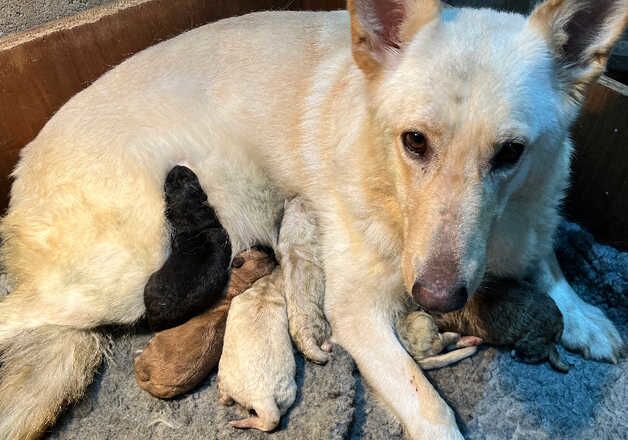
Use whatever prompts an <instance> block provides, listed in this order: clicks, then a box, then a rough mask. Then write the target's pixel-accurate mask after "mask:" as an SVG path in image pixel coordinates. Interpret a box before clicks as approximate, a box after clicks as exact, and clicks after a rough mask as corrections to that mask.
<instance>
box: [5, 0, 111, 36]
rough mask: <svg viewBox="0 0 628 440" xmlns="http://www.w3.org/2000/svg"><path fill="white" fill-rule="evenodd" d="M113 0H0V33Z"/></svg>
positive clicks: (31, 26) (14, 30) (21, 29)
mask: <svg viewBox="0 0 628 440" xmlns="http://www.w3.org/2000/svg"><path fill="white" fill-rule="evenodd" d="M112 1H115V0H0V35H3V34H8V33H10V32H18V31H23V30H26V29H30V28H33V27H35V26H37V25H39V24H42V23H46V22H48V21H52V20H56V19H58V18H61V17H67V16H68V15H73V14H76V13H77V12H80V11H83V10H85V9H89V8H92V7H94V6H98V5H102V4H105V3H110V2H112Z"/></svg>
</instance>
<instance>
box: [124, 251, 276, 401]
mask: <svg viewBox="0 0 628 440" xmlns="http://www.w3.org/2000/svg"><path fill="white" fill-rule="evenodd" d="M274 267H275V260H274V258H273V257H272V255H270V254H269V253H266V252H263V251H262V250H260V249H251V250H248V251H244V252H242V253H240V254H238V255H237V256H236V257H235V258H234V259H233V262H232V269H231V276H230V278H229V287H228V288H227V292H226V295H225V297H224V298H222V299H221V300H220V301H219V302H218V303H217V304H216V305H215V306H213V307H211V308H210V309H209V310H207V311H205V312H204V313H202V314H200V315H198V316H195V317H194V318H192V319H190V320H189V321H186V322H185V323H183V324H181V325H179V326H177V327H173V328H169V329H167V330H164V331H161V332H157V334H156V335H155V336H154V337H153V339H151V340H150V342H149V343H148V346H147V347H146V348H145V349H144V351H142V353H141V354H140V355H139V356H137V357H136V358H135V378H136V380H137V383H138V385H139V386H140V388H142V389H143V390H145V391H147V392H149V393H150V394H152V395H153V396H156V397H160V398H162V399H169V398H172V397H175V396H178V395H180V394H183V393H186V392H188V391H190V390H191V389H193V388H195V387H196V386H197V385H198V384H199V383H200V382H201V381H203V380H204V379H205V378H206V377H207V375H208V374H209V373H210V372H211V370H213V369H214V367H216V366H217V365H218V361H219V359H220V353H221V351H222V343H223V337H224V333H225V325H226V322H227V314H228V310H229V305H230V304H231V300H232V299H233V298H235V297H236V296H237V295H239V294H240V293H242V292H244V291H245V290H247V289H248V288H250V287H251V286H252V285H253V283H254V282H255V281H257V280H258V279H260V278H262V277H264V276H266V275H269V274H270V273H272V271H273V269H274Z"/></svg>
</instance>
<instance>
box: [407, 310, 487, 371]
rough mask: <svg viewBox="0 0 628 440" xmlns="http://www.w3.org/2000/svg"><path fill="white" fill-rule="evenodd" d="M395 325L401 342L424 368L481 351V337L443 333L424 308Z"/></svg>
mask: <svg viewBox="0 0 628 440" xmlns="http://www.w3.org/2000/svg"><path fill="white" fill-rule="evenodd" d="M396 327H397V336H398V337H399V342H401V345H403V348H405V349H406V351H407V352H408V353H409V354H410V356H412V358H413V359H414V360H415V361H416V362H417V363H418V364H419V366H420V367H421V368H422V369H424V370H433V369H436V368H441V367H445V366H447V365H451V364H454V363H456V362H458V361H461V360H462V359H465V358H468V357H469V356H472V355H474V354H475V353H476V352H477V351H478V348H477V346H478V345H480V344H481V343H482V339H481V338H479V337H476V336H462V337H461V336H460V334H459V333H454V332H445V333H440V332H439V331H438V327H437V326H436V322H434V318H432V316H431V315H430V314H429V313H426V312H423V311H421V310H417V311H414V312H410V313H408V314H407V315H405V316H402V317H401V318H400V319H399V320H398V321H397V325H396ZM447 350H451V351H447ZM444 351H447V352H446V353H443V352H444Z"/></svg>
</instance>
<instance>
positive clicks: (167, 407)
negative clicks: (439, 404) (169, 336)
mask: <svg viewBox="0 0 628 440" xmlns="http://www.w3.org/2000/svg"><path fill="white" fill-rule="evenodd" d="M556 246H557V249H558V256H559V260H560V262H561V265H562V267H563V269H564V271H565V274H566V276H567V278H568V279H569V281H570V282H571V283H572V285H573V286H574V288H575V289H576V290H577V292H578V293H579V294H580V295H581V296H582V297H583V298H584V299H586V300H587V301H589V302H591V303H593V304H596V305H598V306H600V307H602V308H603V309H604V311H605V312H606V313H607V314H608V316H609V317H610V319H612V320H613V321H614V322H615V323H616V324H617V326H618V327H619V330H620V332H621V333H622V336H623V337H624V338H625V339H628V325H627V322H628V321H627V318H628V296H627V295H626V292H627V291H628V253H622V252H619V251H617V250H615V249H613V248H610V247H607V246H603V245H600V244H597V243H596V242H595V241H594V240H593V238H592V237H591V235H590V234H588V233H587V232H585V231H583V230H582V229H580V228H579V227H578V226H576V225H574V224H569V223H564V224H563V225H562V226H561V228H560V231H559V233H558V236H557V243H556ZM149 338H150V335H149V334H148V333H147V331H146V330H143V329H141V328H138V329H135V330H134V331H133V332H131V333H128V332H127V333H124V334H118V335H116V336H115V337H114V338H113V342H112V348H111V354H110V359H109V360H108V362H106V363H105V365H103V366H102V368H101V369H100V371H99V373H98V374H97V376H96V378H95V380H94V383H93V384H92V385H91V387H90V388H89V391H88V393H87V396H86V397H85V398H84V399H83V400H82V401H80V402H79V403H78V404H77V405H76V406H74V407H73V408H70V409H69V410H68V411H66V413H65V414H64V415H63V416H62V417H61V419H60V421H59V423H58V424H57V425H56V426H55V427H54V428H52V429H51V431H50V433H49V434H48V438H49V439H81V440H83V439H103V440H104V439H145V438H153V439H200V438H203V439H266V438H268V439H276V440H279V439H308V440H312V439H387V440H388V439H401V438H403V436H402V430H401V427H400V426H399V424H398V423H397V422H396V421H395V420H394V419H393V418H392V417H391V416H390V415H388V414H387V413H386V411H385V410H384V409H383V408H382V407H381V406H380V405H379V404H378V402H377V401H376V399H375V398H374V397H373V395H372V394H371V393H370V392H369V391H368V388H367V387H366V386H365V384H364V382H363V381H362V380H361V378H360V374H359V373H358V371H357V369H356V367H355V365H354V363H353V362H352V360H351V358H350V357H349V355H348V354H347V353H346V352H344V351H343V350H341V349H340V348H338V347H336V348H335V349H334V350H335V351H334V357H333V360H332V361H331V362H330V363H329V364H328V365H326V366H318V365H313V364H311V363H308V362H305V361H304V360H303V358H302V357H300V356H298V355H297V384H298V387H299V394H298V397H297V400H296V402H295V404H294V406H293V407H292V409H291V410H290V412H289V413H288V415H287V416H286V417H284V419H283V420H282V424H281V427H280V428H279V429H278V430H277V431H276V432H274V433H271V434H263V433H260V432H256V431H238V430H236V429H234V428H232V427H230V426H229V425H228V424H227V421H228V420H231V419H235V418H238V417H241V416H242V415H243V412H242V410H241V409H239V408H237V407H235V406H234V407H229V408H225V407H223V406H221V405H219V404H218V395H217V390H216V377H215V374H212V375H211V376H210V377H209V378H208V379H207V380H206V381H205V383H204V384H203V385H202V386H201V387H200V388H199V389H197V390H196V391H194V392H193V393H191V394H188V395H186V396H184V397H181V398H178V399H175V400H171V401H163V400H159V399H156V398H154V397H151V396H150V395H148V394H147V393H145V392H143V391H141V390H140V389H139V388H138V387H137V385H136V384H135V379H134V376H133V356H134V353H135V352H136V351H137V350H140V349H142V348H143V347H144V346H145V344H146V343H147V342H148V340H149ZM562 354H563V356H564V357H565V359H566V360H568V361H569V362H571V363H573V364H574V367H573V368H572V370H571V371H570V372H569V374H566V375H562V374H560V373H556V372H554V371H553V370H551V369H550V368H549V367H548V366H547V365H526V364H522V363H519V362H517V361H515V360H513V359H512V358H511V356H510V354H509V353H508V352H507V351H500V350H497V349H494V348H483V349H482V350H481V351H480V352H479V353H478V354H477V355H476V356H474V357H472V358H470V359H466V360H464V361H462V362H460V363H459V364H457V365H455V366H452V367H447V368H443V369H441V370H437V371H433V372H429V373H428V376H429V377H430V380H431V381H432V382H433V384H434V385H435V386H436V387H437V388H438V389H439V390H440V392H441V393H442V395H443V396H444V397H445V399H446V400H447V401H448V402H449V403H450V404H451V405H452V407H453V408H454V409H455V411H456V413H457V415H458V418H459V423H460V426H461V427H462V429H463V431H464V433H465V436H466V437H467V438H470V439H500V440H501V439H593V438H594V439H628V374H627V372H628V361H627V360H626V359H622V360H621V361H620V362H619V364H617V365H611V364H604V363H598V362H592V361H585V360H583V359H582V358H580V357H578V356H576V355H573V354H570V353H565V352H564V350H563V351H562ZM382 374H385V372H382Z"/></svg>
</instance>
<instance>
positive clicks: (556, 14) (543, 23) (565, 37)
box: [529, 0, 628, 102]
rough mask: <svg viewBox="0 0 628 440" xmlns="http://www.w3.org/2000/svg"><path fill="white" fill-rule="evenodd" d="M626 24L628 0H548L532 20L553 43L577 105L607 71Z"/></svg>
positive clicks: (552, 46) (565, 81)
mask: <svg viewBox="0 0 628 440" xmlns="http://www.w3.org/2000/svg"><path fill="white" fill-rule="evenodd" d="M627 23H628V0H545V1H544V2H543V3H541V4H540V5H539V6H537V7H536V9H534V11H533V12H532V15H531V16H530V19H529V24H530V25H531V26H533V27H534V28H535V29H536V30H539V31H540V32H541V33H542V34H543V36H544V37H545V38H546V40H547V41H548V43H549V44H550V47H551V48H552V50H553V51H554V56H555V57H556V60H557V61H558V66H559V69H560V75H561V80H562V81H563V86H564V87H565V88H566V89H567V92H568V93H569V94H570V95H571V96H572V97H573V98H574V99H575V100H576V101H578V102H580V101H581V100H582V98H583V97H584V93H585V90H586V87H587V85H589V84H591V83H592V82H593V81H595V80H596V79H597V78H598V77H599V76H600V75H601V74H602V72H604V69H605V68H606V62H607V61H608V56H609V54H610V51H611V49H612V46H613V44H614V43H615V42H616V41H617V40H618V39H619V37H620V35H621V33H622V32H623V30H624V28H625V27H626V24H627Z"/></svg>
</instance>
